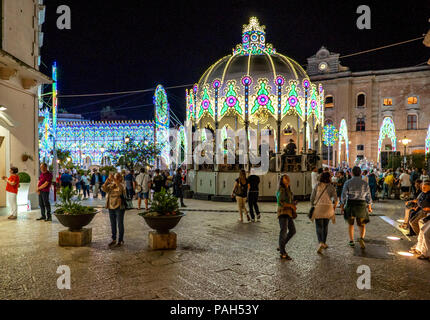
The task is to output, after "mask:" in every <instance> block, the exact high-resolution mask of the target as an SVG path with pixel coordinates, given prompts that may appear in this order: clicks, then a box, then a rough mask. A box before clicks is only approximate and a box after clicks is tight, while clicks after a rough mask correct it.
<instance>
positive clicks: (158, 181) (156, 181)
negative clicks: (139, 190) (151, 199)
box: [152, 169, 166, 194]
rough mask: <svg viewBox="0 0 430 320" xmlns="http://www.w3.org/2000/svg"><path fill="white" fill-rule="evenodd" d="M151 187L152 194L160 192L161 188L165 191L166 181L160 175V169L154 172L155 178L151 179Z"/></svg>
mask: <svg viewBox="0 0 430 320" xmlns="http://www.w3.org/2000/svg"><path fill="white" fill-rule="evenodd" d="M152 186H153V187H152V188H153V190H154V194H155V193H157V192H160V191H161V189H162V188H164V189H166V181H165V180H164V177H163V176H162V175H160V169H156V170H155V176H154V178H152Z"/></svg>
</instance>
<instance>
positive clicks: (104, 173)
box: [100, 170, 108, 199]
mask: <svg viewBox="0 0 430 320" xmlns="http://www.w3.org/2000/svg"><path fill="white" fill-rule="evenodd" d="M101 177H102V183H101V185H102V186H103V185H104V184H105V182H106V180H107V179H108V175H107V172H106V170H103V171H102V175H101ZM100 193H101V194H102V199H104V198H105V197H106V192H104V191H103V189H102V188H100Z"/></svg>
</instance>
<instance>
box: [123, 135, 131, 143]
mask: <svg viewBox="0 0 430 320" xmlns="http://www.w3.org/2000/svg"><path fill="white" fill-rule="evenodd" d="M124 142H125V144H129V142H130V137H128V136H127V137H125V139H124Z"/></svg>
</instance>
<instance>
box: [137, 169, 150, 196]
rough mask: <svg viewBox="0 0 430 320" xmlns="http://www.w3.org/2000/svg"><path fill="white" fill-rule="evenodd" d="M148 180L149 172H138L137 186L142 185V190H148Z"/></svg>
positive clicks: (145, 191)
mask: <svg viewBox="0 0 430 320" xmlns="http://www.w3.org/2000/svg"><path fill="white" fill-rule="evenodd" d="M149 181H150V178H149V174H147V173H139V175H138V176H137V177H136V183H137V185H139V186H142V192H143V193H147V192H149V186H148V183H149Z"/></svg>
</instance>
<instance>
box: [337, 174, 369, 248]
mask: <svg viewBox="0 0 430 320" xmlns="http://www.w3.org/2000/svg"><path fill="white" fill-rule="evenodd" d="M352 174H353V177H352V178H351V179H350V180H348V181H346V182H345V184H344V186H343V189H342V196H341V205H340V208H341V210H342V213H343V214H344V218H345V220H346V221H347V222H348V231H349V240H350V241H349V246H351V247H354V221H357V225H358V227H359V228H360V238H359V239H358V242H359V243H360V247H361V248H362V249H364V248H365V244H364V236H365V235H366V224H367V223H368V222H369V213H371V212H372V197H371V194H370V188H369V184H368V183H367V182H366V181H364V180H363V179H362V178H361V169H360V167H354V168H353V169H352Z"/></svg>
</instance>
